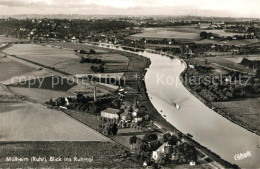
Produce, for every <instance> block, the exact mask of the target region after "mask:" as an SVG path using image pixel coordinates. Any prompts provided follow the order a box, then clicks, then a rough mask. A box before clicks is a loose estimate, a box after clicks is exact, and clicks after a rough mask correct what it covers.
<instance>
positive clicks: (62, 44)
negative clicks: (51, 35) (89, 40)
mask: <svg viewBox="0 0 260 169" xmlns="http://www.w3.org/2000/svg"><path fill="white" fill-rule="evenodd" d="M46 45H51V46H58V47H61V48H64V49H68V50H90V49H93V47H92V46H90V45H85V44H79V43H72V42H56V43H46ZM94 49H95V51H96V52H97V53H98V54H100V53H109V51H108V50H105V49H104V48H97V47H95V48H94Z"/></svg>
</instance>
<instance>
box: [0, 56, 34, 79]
mask: <svg viewBox="0 0 260 169" xmlns="http://www.w3.org/2000/svg"><path fill="white" fill-rule="evenodd" d="M7 70H8V71H7ZM32 70H33V69H32V68H31V67H28V66H26V65H23V64H21V63H18V62H15V61H13V60H11V59H9V58H7V57H2V58H0V72H1V73H0V81H3V80H6V79H9V78H12V77H13V76H18V75H21V74H24V73H27V72H30V71H32Z"/></svg>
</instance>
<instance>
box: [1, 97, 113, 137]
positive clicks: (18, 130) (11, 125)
mask: <svg viewBox="0 0 260 169" xmlns="http://www.w3.org/2000/svg"><path fill="white" fill-rule="evenodd" d="M0 107H1V112H0V122H1V123H0V141H109V140H108V139H107V138H106V137H104V136H103V135H101V134H99V133H97V132H96V131H93V130H92V129H90V128H89V127H87V126H85V125H83V124H82V123H80V122H78V121H76V120H74V119H72V118H70V117H69V116H67V115H66V114H64V113H63V112H60V111H57V110H52V109H48V108H46V107H44V106H41V105H39V104H33V103H29V102H22V101H19V100H16V99H15V98H12V97H11V96H9V98H8V99H6V97H5V96H3V95H2V96H1V97H0Z"/></svg>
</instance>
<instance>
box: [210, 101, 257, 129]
mask: <svg viewBox="0 0 260 169" xmlns="http://www.w3.org/2000/svg"><path fill="white" fill-rule="evenodd" d="M213 105H214V106H215V107H216V108H219V109H222V110H224V111H226V112H228V113H229V115H230V116H234V117H235V118H237V119H239V120H240V121H242V122H244V123H246V124H247V125H249V126H251V127H253V128H256V129H258V130H260V111H259V110H260V98H253V99H249V98H248V99H243V100H235V101H228V102H215V103H213Z"/></svg>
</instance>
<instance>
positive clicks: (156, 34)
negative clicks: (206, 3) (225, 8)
mask: <svg viewBox="0 0 260 169" xmlns="http://www.w3.org/2000/svg"><path fill="white" fill-rule="evenodd" d="M200 32H201V30H198V29H195V28H193V27H173V28H145V29H144V30H143V31H142V33H138V34H134V35H131V36H129V37H127V39H131V40H137V39H141V38H146V39H163V38H167V39H176V40H179V41H194V40H199V39H200Z"/></svg>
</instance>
